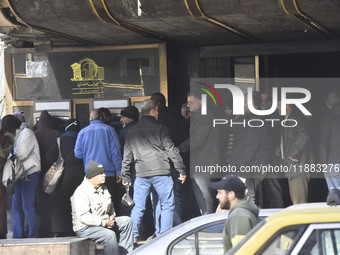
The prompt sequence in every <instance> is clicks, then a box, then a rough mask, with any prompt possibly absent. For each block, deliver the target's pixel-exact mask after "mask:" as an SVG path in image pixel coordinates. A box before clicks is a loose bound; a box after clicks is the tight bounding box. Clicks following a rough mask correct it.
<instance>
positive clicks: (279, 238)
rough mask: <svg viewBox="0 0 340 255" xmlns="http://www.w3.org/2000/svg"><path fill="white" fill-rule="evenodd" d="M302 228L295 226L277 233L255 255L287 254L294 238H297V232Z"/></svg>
mask: <svg viewBox="0 0 340 255" xmlns="http://www.w3.org/2000/svg"><path fill="white" fill-rule="evenodd" d="M301 228H302V226H301V227H300V226H297V227H296V228H294V229H292V228H289V229H287V230H281V231H279V232H278V233H277V234H276V235H275V236H274V238H271V239H270V240H269V241H268V242H267V243H266V244H265V245H264V247H265V248H264V249H262V251H260V252H259V253H257V254H261V255H273V254H276V255H284V254H289V251H290V249H291V248H292V245H293V244H294V243H295V241H296V238H297V237H298V236H299V235H298V234H299V232H300V229H301Z"/></svg>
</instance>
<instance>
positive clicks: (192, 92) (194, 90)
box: [187, 86, 202, 100]
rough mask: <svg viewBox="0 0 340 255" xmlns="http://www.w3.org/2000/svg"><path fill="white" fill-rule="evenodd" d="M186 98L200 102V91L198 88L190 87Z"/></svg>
mask: <svg viewBox="0 0 340 255" xmlns="http://www.w3.org/2000/svg"><path fill="white" fill-rule="evenodd" d="M187 96H188V97H189V96H193V97H194V98H196V99H199V100H201V96H202V91H201V90H200V89H199V87H198V86H192V87H190V91H189V92H188V94H187Z"/></svg>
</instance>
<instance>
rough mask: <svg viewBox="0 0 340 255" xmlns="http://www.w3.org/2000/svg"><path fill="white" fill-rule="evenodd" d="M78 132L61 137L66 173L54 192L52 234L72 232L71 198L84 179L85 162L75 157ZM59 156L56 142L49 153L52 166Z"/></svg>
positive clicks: (48, 157)
mask: <svg viewBox="0 0 340 255" xmlns="http://www.w3.org/2000/svg"><path fill="white" fill-rule="evenodd" d="M77 134H78V133H77V132H75V131H68V132H66V133H64V134H62V135H61V136H60V151H61V155H62V157H63V158H64V171H63V174H62V176H61V178H60V180H59V182H58V185H57V187H56V189H55V190H54V192H53V195H52V197H53V205H52V212H53V213H52V215H50V217H51V222H52V232H53V233H61V232H64V233H66V232H72V214H71V202H70V197H71V196H72V194H73V193H74V191H75V190H76V188H77V187H78V186H79V185H80V184H81V182H82V181H83V179H84V166H83V161H82V160H81V159H78V158H76V157H75V156H74V145H75V143H76V139H77ZM58 155H59V150H58V144H57V142H55V143H54V144H53V145H52V147H51V148H50V149H49V151H48V152H47V160H48V162H49V163H50V165H52V164H53V162H55V161H56V159H57V158H58Z"/></svg>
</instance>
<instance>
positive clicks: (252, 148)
mask: <svg viewBox="0 0 340 255" xmlns="http://www.w3.org/2000/svg"><path fill="white" fill-rule="evenodd" d="M251 119H262V118H261V117H259V116H257V115H254V114H252V113H248V114H247V115H246V116H245V118H244V120H245V127H243V126H240V125H237V126H238V127H237V130H236V132H235V134H234V140H233V147H232V153H231V157H230V164H231V165H235V166H237V167H240V166H253V165H260V164H268V163H269V160H270V155H271V150H272V149H273V146H272V141H271V140H270V138H271V136H270V127H269V126H268V124H267V123H266V122H265V121H264V123H265V124H264V125H263V126H262V127H251V126H248V125H247V122H248V121H249V120H251ZM237 122H242V120H237ZM256 124H257V125H259V123H256Z"/></svg>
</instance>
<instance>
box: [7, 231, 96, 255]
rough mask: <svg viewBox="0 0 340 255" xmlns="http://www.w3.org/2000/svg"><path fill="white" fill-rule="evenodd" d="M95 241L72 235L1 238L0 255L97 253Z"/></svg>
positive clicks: (74, 254)
mask: <svg viewBox="0 0 340 255" xmlns="http://www.w3.org/2000/svg"><path fill="white" fill-rule="evenodd" d="M95 249H96V245H95V243H94V242H93V241H91V240H88V239H85V238H79V237H76V236H72V237H54V238H22V239H2V240H0V255H32V254H35V255H45V254H48V255H79V254H82V255H95V254H96V253H95Z"/></svg>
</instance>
